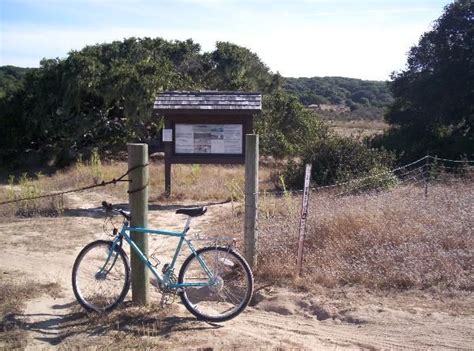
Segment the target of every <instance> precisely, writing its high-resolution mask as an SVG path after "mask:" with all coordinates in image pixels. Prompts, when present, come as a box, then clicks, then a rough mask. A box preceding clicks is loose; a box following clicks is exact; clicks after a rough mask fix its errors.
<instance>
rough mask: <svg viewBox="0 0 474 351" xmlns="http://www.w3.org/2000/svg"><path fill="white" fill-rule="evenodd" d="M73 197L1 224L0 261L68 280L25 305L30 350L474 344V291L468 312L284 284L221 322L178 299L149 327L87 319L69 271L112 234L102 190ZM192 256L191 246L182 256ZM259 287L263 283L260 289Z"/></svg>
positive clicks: (35, 275) (215, 211) (164, 248)
mask: <svg viewBox="0 0 474 351" xmlns="http://www.w3.org/2000/svg"><path fill="white" fill-rule="evenodd" d="M68 203H69V207H70V208H71V209H70V210H69V211H66V216H64V217H61V218H39V219H24V220H18V221H17V220H15V221H13V222H11V223H2V224H0V235H1V237H2V242H3V243H4V244H3V245H2V246H1V247H0V269H1V270H2V271H4V272H14V271H19V272H23V273H26V275H27V277H28V278H29V279H32V280H34V281H35V282H37V283H50V282H56V283H58V285H59V286H61V287H62V294H61V296H60V297H56V298H52V297H51V296H49V295H43V296H41V297H38V298H36V299H33V300H31V301H29V302H28V303H27V305H26V308H25V311H24V313H23V315H22V316H21V318H22V320H23V321H24V325H25V326H26V327H25V329H26V330H27V332H28V340H27V342H28V344H27V349H43V348H52V347H55V346H64V347H66V348H68V347H72V346H79V347H81V346H91V345H92V347H93V348H94V345H96V346H98V345H101V346H104V345H105V346H106V347H116V348H117V347H118V348H120V347H121V346H123V345H125V346H127V347H151V348H157V347H159V348H166V349H180V348H203V349H204V348H209V349H212V348H213V349H228V348H234V349H274V348H281V349H293V348H300V349H319V350H324V349H330V350H335V349H370V350H374V349H405V348H416V349H424V348H429V349H445V348H450V349H452V348H461V349H462V348H465V349H468V348H471V347H472V345H473V344H474V318H473V311H472V306H473V304H472V297H471V296H467V297H466V298H465V301H464V302H463V303H464V306H467V307H466V308H465V309H464V310H459V308H458V310H456V309H452V308H450V305H449V302H446V303H444V302H443V301H441V302H440V301H430V299H429V298H427V297H423V296H402V297H394V296H386V297H383V296H378V297H377V296H374V295H372V294H370V293H368V292H363V291H362V292H360V291H357V290H351V289H348V290H347V291H342V292H339V293H337V292H334V291H323V290H322V292H321V294H318V295H312V294H309V293H303V292H295V291H291V290H288V289H285V288H267V289H263V290H261V291H260V292H259V293H258V294H257V296H256V298H255V300H254V301H253V303H252V306H250V307H249V308H248V309H247V310H246V311H245V312H244V313H243V314H242V315H240V316H239V317H237V318H235V319H234V320H232V321H229V322H227V323H224V324H220V325H214V324H207V323H203V322H199V321H196V320H195V319H194V318H193V317H192V316H191V315H190V314H189V313H188V312H187V311H186V310H185V309H184V307H182V306H181V305H180V304H177V303H175V304H174V305H173V306H172V307H171V308H170V311H168V312H167V313H166V314H165V315H164V316H163V317H162V318H161V319H159V320H152V321H150V319H148V320H146V321H142V320H141V321H140V323H142V327H140V325H138V326H137V325H134V326H133V325H132V326H128V327H127V324H125V325H122V326H118V325H117V328H116V330H115V329H113V328H112V327H107V324H104V323H102V324H101V323H98V324H97V323H96V324H94V326H93V327H90V326H88V325H87V324H88V323H90V321H89V320H88V319H87V318H86V319H85V317H84V314H83V313H82V312H80V309H79V308H78V307H77V304H76V303H75V300H74V296H73V294H72V290H71V283H70V274H71V267H72V265H73V262H74V259H75V257H76V255H77V253H78V252H79V250H80V248H81V247H83V246H84V245H85V244H86V243H88V242H90V241H92V240H95V239H99V238H102V239H104V238H106V235H105V234H104V233H103V231H102V224H103V218H101V217H100V211H99V210H98V208H97V204H99V203H100V196H98V195H94V194H93V193H89V194H87V195H74V196H71V197H70V198H69V199H68ZM151 209H152V210H151V211H150V220H149V222H150V223H149V224H150V226H152V227H166V228H170V229H179V228H180V226H181V225H182V224H183V223H184V222H183V218H182V217H180V216H178V215H175V214H174V208H169V207H159V206H151ZM227 211H230V206H229V204H220V205H213V206H210V207H209V213H208V214H207V215H206V216H203V217H200V218H198V219H196V220H195V221H194V225H193V228H194V229H196V230H205V229H206V228H207V227H208V225H209V221H210V219H211V218H212V217H213V216H216V215H222V214H223V213H227ZM175 245H176V239H163V238H161V237H160V238H153V239H152V240H151V242H150V247H151V248H152V250H156V251H157V253H158V256H159V257H160V259H161V260H162V263H164V262H168V260H170V259H171V254H172V250H173V248H174V247H175ZM185 256H187V253H186V254H185V255H182V257H181V260H183V259H184V258H185ZM260 285H261V283H260V282H257V287H258V286H260ZM153 296H154V299H155V300H154V301H158V300H159V298H160V296H159V294H156V293H154V295H153ZM469 306H470V307H469ZM114 323H115V322H114ZM120 323H122V324H123V323H132V322H131V321H130V320H128V322H127V321H125V322H124V321H123V320H121V322H120ZM127 328H128V329H127ZM134 328H136V329H134ZM140 328H141V329H140ZM118 335H121V337H120V338H118ZM124 335H125V336H124ZM137 335H138V336H137ZM124 342H125V344H123V343H124ZM0 346H1V345H0Z"/></svg>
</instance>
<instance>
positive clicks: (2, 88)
mask: <svg viewBox="0 0 474 351" xmlns="http://www.w3.org/2000/svg"><path fill="white" fill-rule="evenodd" d="M32 69H34V68H23V67H16V66H0V98H1V97H3V96H5V95H6V93H7V92H8V91H13V90H16V89H18V87H19V86H21V82H22V80H23V78H24V76H25V74H26V73H27V72H28V71H30V70H32Z"/></svg>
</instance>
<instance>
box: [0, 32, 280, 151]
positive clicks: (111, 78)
mask: <svg viewBox="0 0 474 351" xmlns="http://www.w3.org/2000/svg"><path fill="white" fill-rule="evenodd" d="M280 85H281V77H280V76H279V75H278V74H273V73H272V72H270V70H269V69H268V67H267V66H265V65H264V64H263V63H262V62H261V61H260V59H259V58H258V56H257V55H256V54H254V53H252V52H251V51H249V50H248V49H246V48H243V47H239V46H237V45H234V44H231V43H224V42H220V43H217V47H216V50H214V51H212V52H210V53H201V47H200V45H199V44H197V43H194V42H193V41H192V40H186V41H167V40H164V39H161V38H141V39H137V38H129V39H125V40H123V41H116V42H112V43H105V44H98V45H92V46H87V47H85V48H84V49H82V50H80V51H72V52H70V53H69V55H68V56H67V57H66V58H64V59H44V60H42V61H41V64H40V68H38V69H34V70H30V71H28V72H26V73H25V76H24V79H23V81H22V82H20V83H19V84H18V89H11V90H10V91H9V93H7V94H5V96H4V97H3V98H0V122H1V124H2V126H3V127H4V128H2V129H1V130H0V158H3V159H4V160H17V159H18V155H19V153H20V154H23V153H24V152H26V153H30V154H31V153H37V154H42V155H46V154H48V155H56V156H58V157H62V156H68V157H69V156H71V157H74V155H75V154H77V153H82V152H86V153H87V151H88V150H91V149H92V148H99V151H100V152H102V151H103V152H105V153H109V154H110V153H112V152H114V151H116V150H117V149H120V148H123V145H124V144H125V142H126V141H132V140H133V141H146V140H148V139H149V138H151V137H154V136H156V133H157V132H158V130H159V127H160V126H159V125H158V121H154V120H152V119H150V116H151V113H152V107H153V102H154V97H155V96H156V94H157V93H158V92H159V91H163V90H197V89H221V90H257V91H262V92H264V93H270V92H274V91H277V90H278V89H279V87H280ZM65 153H66V154H65Z"/></svg>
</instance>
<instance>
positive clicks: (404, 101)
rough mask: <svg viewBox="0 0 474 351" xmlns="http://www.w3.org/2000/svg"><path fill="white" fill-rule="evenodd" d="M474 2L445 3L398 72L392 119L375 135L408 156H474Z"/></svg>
mask: <svg viewBox="0 0 474 351" xmlns="http://www.w3.org/2000/svg"><path fill="white" fill-rule="evenodd" d="M473 57H474V2H472V1H470V0H459V1H455V2H453V3H451V4H449V5H447V6H446V7H445V10H444V13H443V14H442V16H441V17H440V18H439V19H438V20H437V21H436V22H435V24H434V26H433V29H432V30H431V31H429V32H427V33H425V34H424V35H423V36H422V37H421V39H420V41H419V43H418V45H416V46H414V47H412V48H411V50H410V52H409V54H408V63H407V68H406V69H405V70H404V71H402V72H399V73H395V74H393V75H392V79H393V82H392V85H391V88H392V92H393V95H394V97H395V101H394V103H393V104H392V105H391V107H390V110H389V112H388V113H387V115H386V117H385V118H386V120H387V122H388V123H390V124H391V125H392V128H391V129H390V130H389V132H388V133H387V135H385V136H383V137H382V138H381V139H377V140H375V145H385V146H386V147H387V148H389V149H392V150H396V151H397V152H398V153H399V154H400V155H402V158H403V160H409V159H413V158H416V157H421V156H423V155H425V154H426V153H431V154H437V155H440V156H446V157H453V158H458V157H461V156H463V155H464V156H465V155H467V156H468V157H472V155H473V151H474V143H473V118H474V60H473Z"/></svg>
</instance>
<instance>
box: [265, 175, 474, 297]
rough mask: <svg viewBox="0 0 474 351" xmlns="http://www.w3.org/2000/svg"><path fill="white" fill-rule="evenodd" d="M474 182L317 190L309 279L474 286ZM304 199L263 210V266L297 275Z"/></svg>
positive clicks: (269, 272)
mask: <svg viewBox="0 0 474 351" xmlns="http://www.w3.org/2000/svg"><path fill="white" fill-rule="evenodd" d="M473 196H474V186H473V184H472V183H470V184H464V183H457V184H452V185H450V186H447V185H436V186H433V187H430V192H429V196H428V198H425V197H424V190H423V188H419V187H415V186H411V185H408V186H403V187H399V188H396V189H394V190H392V191H389V192H385V193H380V194H378V195H357V196H347V197H340V198H335V197H331V196H328V195H323V194H318V193H316V194H314V193H313V194H311V197H310V209H309V213H310V214H309V218H308V223H307V225H308V231H307V236H306V241H305V251H304V255H305V257H304V272H303V278H304V285H306V286H311V285H312V284H320V285H323V286H327V287H334V286H342V285H354V284H356V285H363V286H366V287H369V288H376V289H410V288H416V289H427V288H436V289H438V288H440V289H445V288H447V289H459V290H467V291H472V290H473V289H474V282H473V274H474V270H473V267H474V256H473V251H474V242H473V240H472V228H473V227H474V219H473V217H472V199H473ZM299 201H300V199H286V200H285V199H280V200H279V203H278V204H277V205H276V208H279V210H277V213H275V214H273V215H269V216H266V215H263V216H261V219H260V222H259V227H260V233H261V236H260V240H261V243H260V247H261V260H260V263H261V264H260V265H259V274H260V275H261V276H263V277H265V278H267V279H271V280H282V279H284V278H289V277H292V276H293V274H294V267H295V261H296V252H297V228H298V220H297V218H298V211H299V206H300V204H299Z"/></svg>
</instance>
